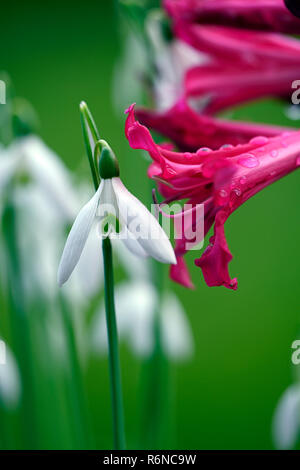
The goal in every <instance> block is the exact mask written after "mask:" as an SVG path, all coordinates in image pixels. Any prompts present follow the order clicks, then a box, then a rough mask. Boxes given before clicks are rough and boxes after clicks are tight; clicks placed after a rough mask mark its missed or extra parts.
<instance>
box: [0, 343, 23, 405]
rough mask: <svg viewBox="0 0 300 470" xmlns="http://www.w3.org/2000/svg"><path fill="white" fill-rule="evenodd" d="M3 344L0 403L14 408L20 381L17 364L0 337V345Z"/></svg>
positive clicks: (18, 396)
mask: <svg viewBox="0 0 300 470" xmlns="http://www.w3.org/2000/svg"><path fill="white" fill-rule="evenodd" d="M1 345H4V347H5V353H4V355H3V359H4V360H1V361H0V405H1V402H2V403H3V405H4V406H5V408H7V409H14V408H16V406H17V405H18V403H19V400H20V396H21V381H20V374H19V369H18V365H17V363H16V361H15V358H14V356H13V355H12V353H11V351H10V349H9V348H8V346H7V345H5V343H4V342H3V340H1V339H0V347H1Z"/></svg>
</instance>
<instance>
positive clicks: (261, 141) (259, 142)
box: [250, 135, 269, 145]
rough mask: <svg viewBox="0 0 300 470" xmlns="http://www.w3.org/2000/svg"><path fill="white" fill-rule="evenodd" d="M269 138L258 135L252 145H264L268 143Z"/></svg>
mask: <svg viewBox="0 0 300 470" xmlns="http://www.w3.org/2000/svg"><path fill="white" fill-rule="evenodd" d="M268 140H269V139H268V138H267V137H264V136H262V135H258V136H257V137H253V139H251V140H250V144H254V145H264V144H266V143H267V142H268Z"/></svg>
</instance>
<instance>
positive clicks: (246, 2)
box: [164, 0, 300, 34]
mask: <svg viewBox="0 0 300 470" xmlns="http://www.w3.org/2000/svg"><path fill="white" fill-rule="evenodd" d="M164 7H165V9H166V10H167V12H168V14H169V15H170V16H171V17H173V18H175V19H182V18H184V19H185V20H187V21H195V22H198V23H212V24H223V25H228V26H236V27H241V28H249V29H259V30H265V31H277V32H281V33H288V34H299V33H300V20H299V19H298V18H296V17H295V16H294V15H292V14H291V13H290V12H289V10H288V9H287V8H286V6H285V5H284V1H283V0H164Z"/></svg>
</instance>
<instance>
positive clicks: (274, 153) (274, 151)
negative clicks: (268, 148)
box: [271, 150, 278, 158]
mask: <svg viewBox="0 0 300 470" xmlns="http://www.w3.org/2000/svg"><path fill="white" fill-rule="evenodd" d="M277 156H278V151H277V150H272V152H271V157H273V158H276V157H277Z"/></svg>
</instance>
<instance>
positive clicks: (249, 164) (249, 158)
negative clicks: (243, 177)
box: [238, 153, 259, 168]
mask: <svg viewBox="0 0 300 470" xmlns="http://www.w3.org/2000/svg"><path fill="white" fill-rule="evenodd" d="M238 163H239V164H240V165H242V166H243V167H245V168H255V167H256V166H258V165H259V161H258V159H257V158H256V157H255V156H254V155H252V154H251V153H245V155H244V156H243V157H241V158H239V160H238Z"/></svg>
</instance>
